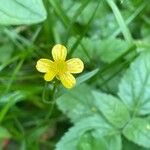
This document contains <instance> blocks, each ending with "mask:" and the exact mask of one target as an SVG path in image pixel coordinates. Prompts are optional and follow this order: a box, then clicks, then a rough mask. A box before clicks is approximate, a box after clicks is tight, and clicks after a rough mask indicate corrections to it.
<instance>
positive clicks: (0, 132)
mask: <svg viewBox="0 0 150 150" xmlns="http://www.w3.org/2000/svg"><path fill="white" fill-rule="evenodd" d="M10 137H11V134H10V133H9V131H8V130H7V129H6V128H4V127H0V139H5V138H10Z"/></svg>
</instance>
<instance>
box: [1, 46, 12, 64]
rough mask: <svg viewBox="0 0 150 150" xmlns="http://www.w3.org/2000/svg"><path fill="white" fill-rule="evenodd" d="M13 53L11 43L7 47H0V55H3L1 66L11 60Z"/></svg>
mask: <svg viewBox="0 0 150 150" xmlns="http://www.w3.org/2000/svg"><path fill="white" fill-rule="evenodd" d="M12 52H13V46H12V45H11V44H10V43H7V44H6V45H3V46H1V47H0V53H1V59H0V65H1V64H2V63H5V62H6V61H8V60H9V59H10V58H11V55H12Z"/></svg>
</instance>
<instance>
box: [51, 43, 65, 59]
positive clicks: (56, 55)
mask: <svg viewBox="0 0 150 150" xmlns="http://www.w3.org/2000/svg"><path fill="white" fill-rule="evenodd" d="M52 56H53V59H54V60H56V61H57V60H65V59H66V56H67V48H66V47H65V46H63V45H61V44H57V45H55V46H54V47H53V49H52Z"/></svg>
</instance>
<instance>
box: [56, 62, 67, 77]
mask: <svg viewBox="0 0 150 150" xmlns="http://www.w3.org/2000/svg"><path fill="white" fill-rule="evenodd" d="M54 66H55V69H56V72H57V74H62V73H64V72H66V71H67V64H66V62H65V61H62V60H58V61H55V62H54Z"/></svg>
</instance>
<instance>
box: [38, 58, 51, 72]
mask: <svg viewBox="0 0 150 150" xmlns="http://www.w3.org/2000/svg"><path fill="white" fill-rule="evenodd" d="M52 68H53V62H52V61H51V60H49V59H44V58H42V59H39V60H38V61H37V64H36V69H37V70H38V71H39V72H43V73H45V72H48V71H50V70H52Z"/></svg>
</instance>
